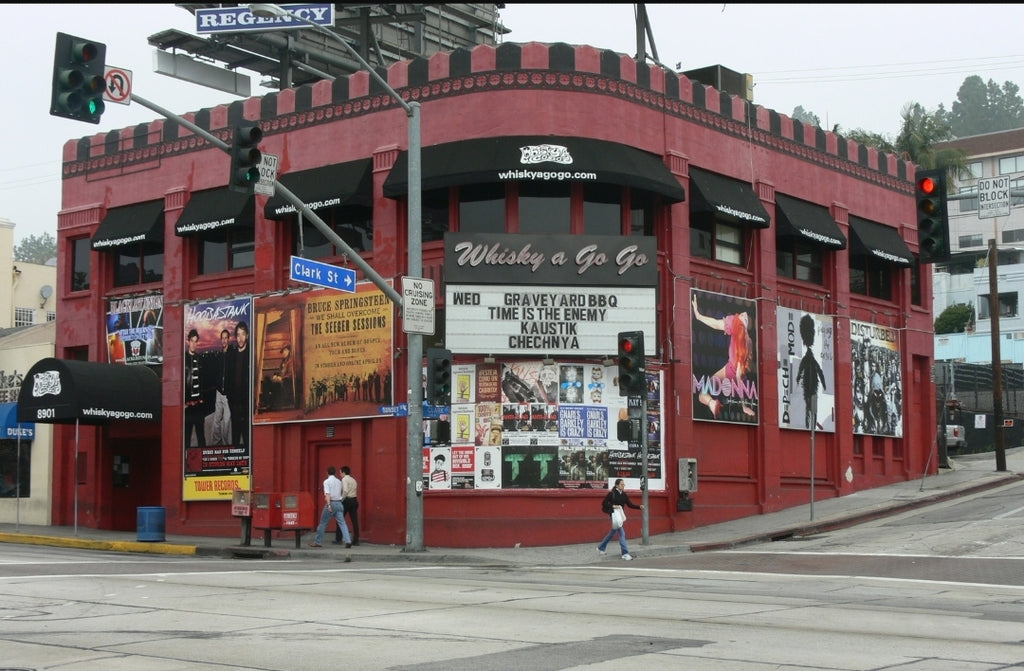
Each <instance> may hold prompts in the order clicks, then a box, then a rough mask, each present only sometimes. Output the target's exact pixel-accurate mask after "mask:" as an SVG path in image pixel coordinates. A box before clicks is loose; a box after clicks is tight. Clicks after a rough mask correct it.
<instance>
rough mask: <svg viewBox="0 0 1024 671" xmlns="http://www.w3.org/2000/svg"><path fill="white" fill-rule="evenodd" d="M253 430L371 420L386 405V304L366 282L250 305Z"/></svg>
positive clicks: (390, 356)
mask: <svg viewBox="0 0 1024 671" xmlns="http://www.w3.org/2000/svg"><path fill="white" fill-rule="evenodd" d="M253 310H254V313H255V324H256V326H255V331H254V333H253V336H254V340H255V342H254V348H255V352H254V354H255V359H254V370H255V372H256V375H255V390H254V391H255V401H256V407H255V411H254V414H253V422H254V423H255V424H274V423H280V422H301V421H313V420H323V419H346V418H356V417H375V416H380V415H383V414H386V413H385V412H384V409H383V408H382V406H384V405H389V404H392V403H393V402H394V393H393V389H392V387H393V386H394V385H393V368H392V366H393V362H394V323H395V318H394V305H393V303H392V302H391V300H390V299H389V298H388V297H387V296H386V295H385V294H384V292H383V291H381V290H380V289H378V288H377V287H376V286H374V285H373V283H372V282H360V283H359V284H357V285H356V292H355V293H354V294H350V293H342V292H339V291H336V290H333V289H322V290H320V289H318V290H314V291H303V292H299V293H291V294H284V295H278V296H267V297H259V298H256V299H254V301H253Z"/></svg>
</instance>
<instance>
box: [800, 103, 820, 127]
mask: <svg viewBox="0 0 1024 671" xmlns="http://www.w3.org/2000/svg"><path fill="white" fill-rule="evenodd" d="M793 119H794V120H795V121H799V122H800V123H802V124H807V125H810V126H817V127H819V128H820V127H821V119H819V118H818V115H817V114H815V113H814V112H812V111H810V110H805V109H804V106H803V105H797V106H796V108H795V109H794V110H793Z"/></svg>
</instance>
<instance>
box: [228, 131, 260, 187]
mask: <svg viewBox="0 0 1024 671" xmlns="http://www.w3.org/2000/svg"><path fill="white" fill-rule="evenodd" d="M262 139H263V131H262V130H260V127H259V126H247V125H241V126H235V137H234V140H232V143H231V180H230V181H229V182H228V188H229V189H231V190H232V191H237V192H239V193H253V192H254V191H255V189H256V183H257V182H258V181H260V161H261V160H262V159H263V154H262V153H261V152H260V148H259V147H258V146H257V145H259V143H260V140H262Z"/></svg>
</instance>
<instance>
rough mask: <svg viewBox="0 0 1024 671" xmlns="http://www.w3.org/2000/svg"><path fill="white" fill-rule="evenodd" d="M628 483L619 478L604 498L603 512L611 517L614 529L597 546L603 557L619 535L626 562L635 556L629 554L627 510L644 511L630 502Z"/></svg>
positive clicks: (602, 503)
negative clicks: (616, 535) (609, 545)
mask: <svg viewBox="0 0 1024 671" xmlns="http://www.w3.org/2000/svg"><path fill="white" fill-rule="evenodd" d="M625 490H626V481H625V480H623V479H622V478H619V479H617V480H616V481H615V486H614V487H612V488H611V490H609V492H608V494H607V495H606V496H605V497H604V501H602V502H601V510H602V511H604V513H605V514H606V515H609V516H610V517H611V521H612V528H611V531H609V532H608V535H607V536H605V537H604V540H603V541H601V544H600V545H598V546H597V551H598V552H600V553H601V554H602V555H603V554H605V552H606V550H607V548H608V543H610V542H611V540H612V537H614V536H615V534H618V535H619V548H621V549H622V558H623V559H624V560H626V561H632V559H633V556H632V555H630V554H629V546H627V545H626V526H625V521H626V508H627V507H629V508H634V509H636V510H643V509H644V507H643V506H638V505H636V504H635V503H633V502H632V501H630V500H629V495H628V494H626V491H625Z"/></svg>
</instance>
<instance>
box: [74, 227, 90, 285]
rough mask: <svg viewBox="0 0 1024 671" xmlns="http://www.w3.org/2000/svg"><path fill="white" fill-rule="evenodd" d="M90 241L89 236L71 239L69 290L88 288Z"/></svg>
mask: <svg viewBox="0 0 1024 671" xmlns="http://www.w3.org/2000/svg"><path fill="white" fill-rule="evenodd" d="M91 253H92V242H91V241H90V240H89V238H78V239H76V240H72V241H71V287H70V289H71V291H88V290H89V273H90V271H91V269H92V261H91V258H90V256H89V255H90V254H91Z"/></svg>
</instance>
